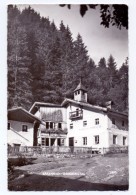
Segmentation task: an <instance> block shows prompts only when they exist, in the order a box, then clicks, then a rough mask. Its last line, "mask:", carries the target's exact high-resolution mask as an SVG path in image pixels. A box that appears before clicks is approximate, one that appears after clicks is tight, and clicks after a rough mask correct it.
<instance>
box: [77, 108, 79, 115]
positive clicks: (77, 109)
mask: <svg viewBox="0 0 136 195" xmlns="http://www.w3.org/2000/svg"><path fill="white" fill-rule="evenodd" d="M78 115H79V109H78V108H77V109H76V116H78Z"/></svg>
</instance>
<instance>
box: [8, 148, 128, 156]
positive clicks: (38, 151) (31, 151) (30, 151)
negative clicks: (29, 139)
mask: <svg viewBox="0 0 136 195" xmlns="http://www.w3.org/2000/svg"><path fill="white" fill-rule="evenodd" d="M65 153H66V154H101V155H105V154H115V153H128V146H125V147H109V148H92V147H73V146H71V147H70V146H50V147H49V146H44V147H43V146H33V147H30V146H20V148H18V149H17V148H16V147H12V146H8V155H9V156H16V155H21V154H22V155H25V156H34V155H45V154H65Z"/></svg>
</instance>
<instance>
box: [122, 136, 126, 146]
mask: <svg viewBox="0 0 136 195" xmlns="http://www.w3.org/2000/svg"><path fill="white" fill-rule="evenodd" d="M126 140H127V138H126V137H123V146H125V145H126Z"/></svg>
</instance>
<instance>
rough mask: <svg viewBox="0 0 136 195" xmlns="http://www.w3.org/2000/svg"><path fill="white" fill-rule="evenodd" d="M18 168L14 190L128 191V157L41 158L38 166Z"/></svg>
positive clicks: (13, 185) (10, 185)
mask: <svg viewBox="0 0 136 195" xmlns="http://www.w3.org/2000/svg"><path fill="white" fill-rule="evenodd" d="M16 169H18V170H19V171H20V174H19V176H18V177H17V178H16V179H14V180H12V181H10V182H9V188H10V189H11V190H14V189H15V190H30V189H31V190H39V189H40V190H51V191H53V190H95V189H96V190H125V189H127V188H128V157H126V156H124V157H123V156H122V157H120V158H119V157H118V156H117V157H116V156H114V157H102V156H97V157H93V158H90V157H89V158H73V159H72V158H71V159H52V160H51V159H50V162H49V161H46V162H45V159H41V160H38V163H37V161H35V164H33V165H27V166H22V167H17V168H16ZM31 185H32V186H31ZM15 186H16V187H15ZM17 186H18V187H17Z"/></svg>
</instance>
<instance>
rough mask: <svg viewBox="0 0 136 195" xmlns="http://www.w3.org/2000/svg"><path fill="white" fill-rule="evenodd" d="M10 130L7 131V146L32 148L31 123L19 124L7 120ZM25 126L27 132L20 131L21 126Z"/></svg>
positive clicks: (32, 128) (32, 130)
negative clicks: (18, 145) (16, 145)
mask: <svg viewBox="0 0 136 195" xmlns="http://www.w3.org/2000/svg"><path fill="white" fill-rule="evenodd" d="M8 122H9V123H10V129H9V130H8V144H10V145H12V146H14V144H20V145H21V146H33V141H34V140H33V139H34V136H33V132H34V125H33V123H28V122H19V121H13V120H9V121H8ZM23 125H27V132H24V131H22V126H23Z"/></svg>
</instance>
